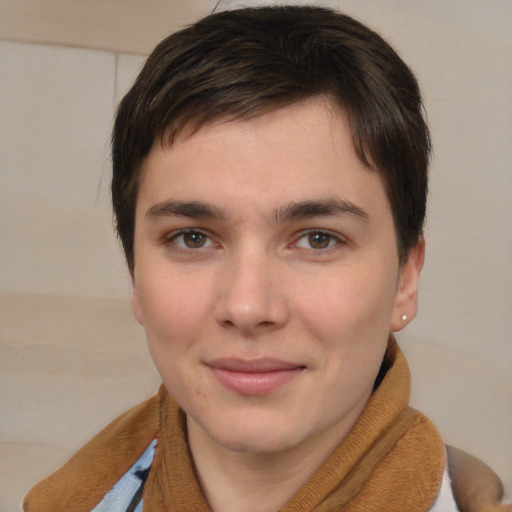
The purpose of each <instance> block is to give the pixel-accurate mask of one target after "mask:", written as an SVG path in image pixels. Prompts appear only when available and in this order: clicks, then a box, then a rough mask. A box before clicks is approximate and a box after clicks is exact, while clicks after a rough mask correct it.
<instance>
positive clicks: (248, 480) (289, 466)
mask: <svg viewBox="0 0 512 512" xmlns="http://www.w3.org/2000/svg"><path fill="white" fill-rule="evenodd" d="M187 426H188V437H189V446H190V450H191V453H192V458H193V460H194V465H195V469H196V472H197V475H198V480H199V483H200V485H201V488H202V490H203V493H204V495H205V497H206V499H207V501H208V503H209V505H210V507H211V509H212V511H213V512H221V511H222V512H249V511H250V512H275V511H277V510H280V509H281V508H282V507H283V506H284V505H285V504H286V503H287V502H288V501H289V500H290V499H291V498H292V497H293V496H294V495H295V494H296V493H297V491H298V490H299V489H300V488H301V487H302V486H303V485H304V484H305V483H306V482H307V480H308V479H309V478H310V477H311V475H312V474H313V473H314V472H315V471H316V470H317V469H318V468H319V467H320V465H321V464H322V462H323V461H324V460H325V459H327V457H328V456H329V454H330V453H331V452H332V450H334V448H335V447H336V446H337V445H338V444H339V443H340V442H341V440H342V439H343V437H344V436H345V435H346V432H347V431H348V430H349V429H350V427H348V429H343V431H342V432H340V431H339V430H336V431H332V432H326V433H324V434H325V435H322V436H320V437H319V438H318V439H315V440H312V441H310V442H308V443H305V444H304V445H301V446H296V447H293V448H292V449H288V450H285V451H280V452H278V453H264V454H261V453H254V452H233V451H230V450H228V449H225V448H224V447H222V446H221V445H219V444H218V443H216V442H215V441H214V440H213V439H212V438H211V437H210V436H209V435H208V434H207V433H206V432H205V431H204V430H203V429H202V428H201V427H200V426H199V425H198V424H197V423H195V421H194V420H192V419H191V418H190V417H188V418H187ZM350 426H351V425H350Z"/></svg>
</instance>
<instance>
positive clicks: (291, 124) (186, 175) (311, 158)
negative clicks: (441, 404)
mask: <svg viewBox="0 0 512 512" xmlns="http://www.w3.org/2000/svg"><path fill="white" fill-rule="evenodd" d="M423 249H424V246H423V242H422V241H420V242H419V243H418V246H417V247H416V248H415V249H414V250H413V251H412V252H411V255H410V257H409V259H408V261H407V263H406V264H405V265H403V266H402V267H400V266H399V263H398V254H397V247H396V235H395V229H394V224H393V218H392V213H391V209H390V205H389V202H388V200H387V197H386V194H385V191H384V186H383V184H382V181H381V179H380V177H379V175H378V173H376V172H374V171H370V170H369V169H368V168H366V167H365V166H364V165H363V164H362V163H361V162H360V160H359V159H358V157H357V155H356V153H355V151H354V148H353V144H352V140H351V136H350V127H349V125H348V123H347V121H346V119H345V118H344V116H343V114H342V113H341V112H340V111H339V110H338V109H336V108H335V107H334V106H333V105H331V104H330V103H329V102H327V101H324V100H322V99H314V100H309V101H306V102H303V103H299V104H295V105H292V106H290V107H286V108H283V109H280V110H277V111H275V112H272V113H269V114H265V115H263V116H260V117H256V118H254V119H251V120H247V121H230V122H217V123H214V124H209V125H206V126H204V127H202V128H201V129H200V130H199V131H198V132H197V133H195V134H192V135H190V134H184V135H182V136H181V138H180V139H179V140H178V141H177V142H176V143H175V144H174V145H173V146H172V147H171V148H168V147H162V145H161V144H160V143H155V145H154V146H153V148H152V150H151V152H150V154H149V156H148V157H147V159H146V161H145V164H144V166H143V170H142V176H141V182H140V189H139V194H138V200H137V208H136V222H135V252H134V254H135V266H134V270H133V274H132V280H133V309H134V313H135V316H136V318H137V320H138V321H139V322H140V323H141V324H142V325H143V326H144V328H145V330H146V335H147V339H148V344H149V349H150V352H151V354H152V357H153V359H154V362H155V365H156V367H157V369H158V371H159V372H160V374H161V376H162V379H163V382H164V384H165V386H166V387H167V389H168V391H169V392H170V393H171V395H172V396H173V397H174V398H175V400H176V401H177V402H178V403H179V404H180V406H181V407H182V408H183V409H184V410H185V411H186V413H187V421H188V433H189V443H190V448H191V452H192V456H193V459H194V463H195V465H196V470H197V472H198V476H199V480H200V483H201V485H202V488H203V491H204V493H205V496H206V498H207V499H208V501H209V503H210V506H211V507H212V509H213V510H222V511H230V510H236V511H238V512H239V511H244V510H247V511H249V510H250V511H253V512H254V511H258V510H262V511H263V510H267V511H271V510H277V509H279V508H280V507H281V506H283V505H284V504H285V503H286V502H287V501H288V500H289V499H290V498H291V497H292V496H293V495H294V494H295V492H296V491H297V490H298V489H299V488H300V487H301V485H302V484H303V483H304V482H305V481H306V480H307V479H308V478H309V476H311V474H312V473H313V472H314V471H315V469H317V467H318V466H319V465H320V464H321V463H322V461H323V460H325V458H326V457H327V456H328V455H329V453H330V452H331V451H332V449H333V448H334V447H335V446H336V445H337V444H338V443H339V442H340V441H341V440H342V439H343V438H344V437H345V435H346V434H347V433H348V432H349V431H350V429H351V428H352V426H353V424H354V423H355V421H356V420H357V418H358V417H359V416H360V414H361V412H362V411H363V409H364V407H365V405H366V403H367V401H368V399H369V397H370V395H371V391H372V387H373V383H374V380H375V377H376V375H377V372H378V370H379V367H380V364H381V361H382V357H383V354H384V351H385V348H386V344H387V339H388V336H389V333H390V331H397V330H400V329H401V328H403V327H404V326H405V324H406V323H407V322H409V321H410V320H411V319H412V318H413V317H414V315H415V313H416V300H417V285H418V276H419V273H420V270H421V266H422V263H423ZM404 314H406V315H407V320H403V319H402V316H403V315H404ZM225 358H229V360H230V361H237V362H239V361H243V362H244V363H246V362H247V361H249V362H250V361H261V360H262V359H263V360H265V361H267V360H268V358H271V360H272V361H276V360H277V361H279V362H280V363H279V364H281V363H282V364H285V365H287V367H288V366H289V367H292V368H293V370H292V371H291V372H290V374H291V377H289V378H288V377H287V380H286V379H285V381H284V383H281V384H279V385H278V386H276V387H274V388H272V389H271V390H270V391H268V392H267V391H265V390H263V391H264V392H263V393H256V394H254V393H252V392H247V389H246V388H244V389H245V391H242V392H239V391H237V390H233V389H232V388H230V387H227V386H226V385H225V384H224V383H223V382H222V381H221V380H219V377H218V372H217V368H216V364H217V363H216V361H218V360H219V359H225ZM286 375H288V374H286ZM255 389H256V391H258V389H259V391H261V389H260V388H258V384H256V388H255Z"/></svg>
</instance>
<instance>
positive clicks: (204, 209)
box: [146, 201, 226, 220]
mask: <svg viewBox="0 0 512 512" xmlns="http://www.w3.org/2000/svg"><path fill="white" fill-rule="evenodd" d="M158 217H190V218H192V219H204V218H209V219H220V220H223V219H225V218H226V214H225V212H224V210H222V209H221V208H218V207H216V206H213V205H210V204H208V203H203V202H202V201H163V202H162V203H158V204H155V205H154V206H152V207H151V208H149V210H148V211H147V212H146V219H147V220H151V219H155V218H158Z"/></svg>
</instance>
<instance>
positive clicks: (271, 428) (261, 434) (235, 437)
mask: <svg viewBox="0 0 512 512" xmlns="http://www.w3.org/2000/svg"><path fill="white" fill-rule="evenodd" d="M224 427H225V428H224V429H223V430H222V431H220V429H219V430H218V431H217V432H215V431H213V432H210V437H211V438H212V439H213V440H214V441H215V442H216V443H218V444H219V445H221V446H222V447H223V448H224V449H226V450H229V451H231V452H236V453H243V452H245V453H258V454H261V455H265V454H266V455H271V454H274V453H279V452H282V451H285V450H287V449H288V448H291V447H292V446H294V445H295V444H296V443H295V442H294V440H295V438H296V437H297V434H296V433H294V432H290V431H288V430H286V429H284V430H283V429H282V428H279V427H278V424H277V423H276V422H272V421H268V422H262V420H261V418H260V419H253V420H251V419H248V421H237V422H235V423H232V424H231V427H229V426H228V425H224Z"/></svg>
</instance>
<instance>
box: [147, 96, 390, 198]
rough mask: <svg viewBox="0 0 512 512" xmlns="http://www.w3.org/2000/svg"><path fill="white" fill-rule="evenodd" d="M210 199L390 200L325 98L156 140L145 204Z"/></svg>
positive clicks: (149, 162) (342, 119)
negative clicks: (166, 140)
mask: <svg viewBox="0 0 512 512" xmlns="http://www.w3.org/2000/svg"><path fill="white" fill-rule="evenodd" d="M203 195H204V196H207V198H208V200H212V199H217V200H219V201H223V200H226V201H234V199H235V198H236V199H237V200H239V199H240V198H243V197H245V198H246V199H247V200H248V201H249V202H248V203H247V204H249V203H250V202H254V201H255V200H256V199H259V200H260V202H262V203H266V204H268V205H269V206H270V205H271V204H272V203H275V204H274V206H278V205H279V204H278V203H280V202H281V203H282V202H286V201H287V200H288V201H304V200H309V199H316V198H317V197H316V196H318V198H328V197H332V196H333V195H335V196H347V195H349V196H350V198H349V199H350V200H351V201H363V202H372V201H382V200H383V199H384V201H385V202H386V203H387V199H386V198H385V193H384V187H383V184H382V181H381V177H380V175H379V174H378V173H376V172H374V171H371V170H370V169H368V168H367V167H366V166H365V165H364V164H363V163H362V162H361V160H360V159H359V157H358V155H357V154H356V151H355V148H354V145H353V142H352V133H351V127H350V125H349V123H348V120H347V117H346V116H345V115H344V114H343V112H342V111H341V109H340V108H339V107H337V106H335V105H334V104H333V103H332V102H330V101H328V100H324V99H312V100H307V101H304V102H301V103H296V104H293V105H291V106H288V107H284V108H281V109H279V110H275V111H272V112H270V113H266V114H263V115H261V116H258V117H254V118H251V119H248V120H242V121H240V120H234V121H223V120H221V121H216V122H214V123H209V124H206V125H204V126H201V127H200V128H199V130H197V131H192V130H189V131H188V132H186V131H185V132H184V133H183V134H182V135H181V136H180V137H179V138H178V139H177V140H176V141H175V142H174V144H173V145H172V146H168V147H166V146H165V145H162V144H160V143H159V141H157V142H155V144H154V146H153V148H152V150H151V151H150V153H149V155H148V157H147V158H146V160H145V162H144V165H143V167H142V175H141V180H140V188H139V199H140V200H141V201H144V202H148V201H149V202H153V203H155V202H156V203H157V202H159V201H164V200H168V199H169V198H173V199H185V200H189V199H191V200H192V199H198V198H199V197H194V196H203ZM311 196H315V197H311ZM342 198H345V197H342ZM242 205H243V203H242Z"/></svg>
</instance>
